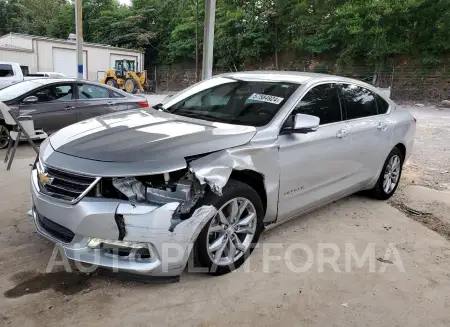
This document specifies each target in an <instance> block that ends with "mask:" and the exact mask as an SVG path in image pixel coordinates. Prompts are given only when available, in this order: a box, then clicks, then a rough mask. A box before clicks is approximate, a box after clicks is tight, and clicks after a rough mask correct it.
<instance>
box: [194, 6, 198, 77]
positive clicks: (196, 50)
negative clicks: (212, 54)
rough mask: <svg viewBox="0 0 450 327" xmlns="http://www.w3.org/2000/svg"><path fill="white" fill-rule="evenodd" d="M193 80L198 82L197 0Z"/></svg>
mask: <svg viewBox="0 0 450 327" xmlns="http://www.w3.org/2000/svg"><path fill="white" fill-rule="evenodd" d="M195 82H198V0H195Z"/></svg>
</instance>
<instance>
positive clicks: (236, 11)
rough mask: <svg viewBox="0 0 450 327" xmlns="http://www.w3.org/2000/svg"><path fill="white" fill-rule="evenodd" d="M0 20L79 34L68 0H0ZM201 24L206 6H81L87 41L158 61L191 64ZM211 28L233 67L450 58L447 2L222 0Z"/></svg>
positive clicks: (182, 2) (147, 1)
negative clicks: (291, 58) (305, 60)
mask: <svg viewBox="0 0 450 327" xmlns="http://www.w3.org/2000/svg"><path fill="white" fill-rule="evenodd" d="M197 1H198V14H199V15H198V22H197V21H196V3H197ZM0 17H1V18H2V19H1V20H0V34H5V33H8V32H18V33H27V34H37V35H43V36H50V37H57V38H66V37H67V36H68V35H69V34H70V33H74V32H75V22H74V20H75V19H74V4H73V1H72V0H70V1H69V0H0ZM203 20H204V0H133V1H132V3H131V5H130V6H124V5H121V4H119V2H118V0H83V25H84V26H83V36H84V39H85V40H86V41H90V42H98V43H107V44H111V45H117V46H122V47H130V48H139V49H142V50H145V52H146V58H147V60H148V62H152V63H155V62H160V63H176V62H182V61H186V60H187V61H192V60H193V59H194V58H195V33H196V28H197V25H198V42H199V44H198V46H199V49H200V52H201V50H202V47H203ZM215 26H216V27H215V43H214V56H215V58H214V59H215V65H216V66H219V67H223V68H226V69H231V70H235V69H241V68H243V67H245V66H247V65H251V64H253V63H255V62H258V61H259V60H261V58H266V57H274V55H275V53H276V52H282V51H290V52H297V53H301V54H305V53H307V54H310V55H311V57H314V56H315V55H318V54H325V55H328V56H331V57H334V58H336V59H337V60H338V61H340V62H342V63H351V62H354V61H356V60H361V59H363V60H365V62H366V63H371V64H373V66H374V67H378V66H379V65H380V64H381V63H383V62H384V61H386V60H387V59H389V58H391V57H395V56H401V55H406V56H409V57H413V58H417V59H418V60H419V61H420V62H422V63H423V64H424V65H433V64H436V63H439V61H440V58H442V56H445V55H448V53H449V51H450V42H449V41H450V0H373V1H367V0H251V1H249V0H217V9H216V25H215ZM200 55H201V54H200Z"/></svg>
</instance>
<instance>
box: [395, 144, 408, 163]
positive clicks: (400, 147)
mask: <svg viewBox="0 0 450 327" xmlns="http://www.w3.org/2000/svg"><path fill="white" fill-rule="evenodd" d="M395 147H396V148H398V149H399V150H400V152H401V153H402V155H403V160H404V159H405V156H406V147H405V145H404V144H403V143H399V144H397V145H396V146H395Z"/></svg>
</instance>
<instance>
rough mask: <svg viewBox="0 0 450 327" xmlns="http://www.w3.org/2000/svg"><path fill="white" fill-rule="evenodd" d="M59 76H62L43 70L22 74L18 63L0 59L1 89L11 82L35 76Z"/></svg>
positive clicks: (14, 82) (61, 75)
mask: <svg viewBox="0 0 450 327" xmlns="http://www.w3.org/2000/svg"><path fill="white" fill-rule="evenodd" d="M45 77H50V78H61V77H64V75H63V74H60V73H53V72H49V73H47V72H44V73H39V72H38V73H37V74H30V75H27V76H24V75H23V72H22V69H21V68H20V65H19V64H18V63H16V62H3V61H0V89H3V88H5V87H7V86H10V85H11V84H16V83H19V82H23V81H24V80H30V79H35V78H45Z"/></svg>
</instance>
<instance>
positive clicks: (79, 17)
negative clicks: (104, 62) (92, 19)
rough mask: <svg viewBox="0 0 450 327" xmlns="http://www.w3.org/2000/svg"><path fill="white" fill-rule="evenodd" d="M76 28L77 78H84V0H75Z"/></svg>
mask: <svg viewBox="0 0 450 327" xmlns="http://www.w3.org/2000/svg"><path fill="white" fill-rule="evenodd" d="M75 28H76V36H77V79H78V80H82V79H83V69H84V67H83V0H75Z"/></svg>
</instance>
